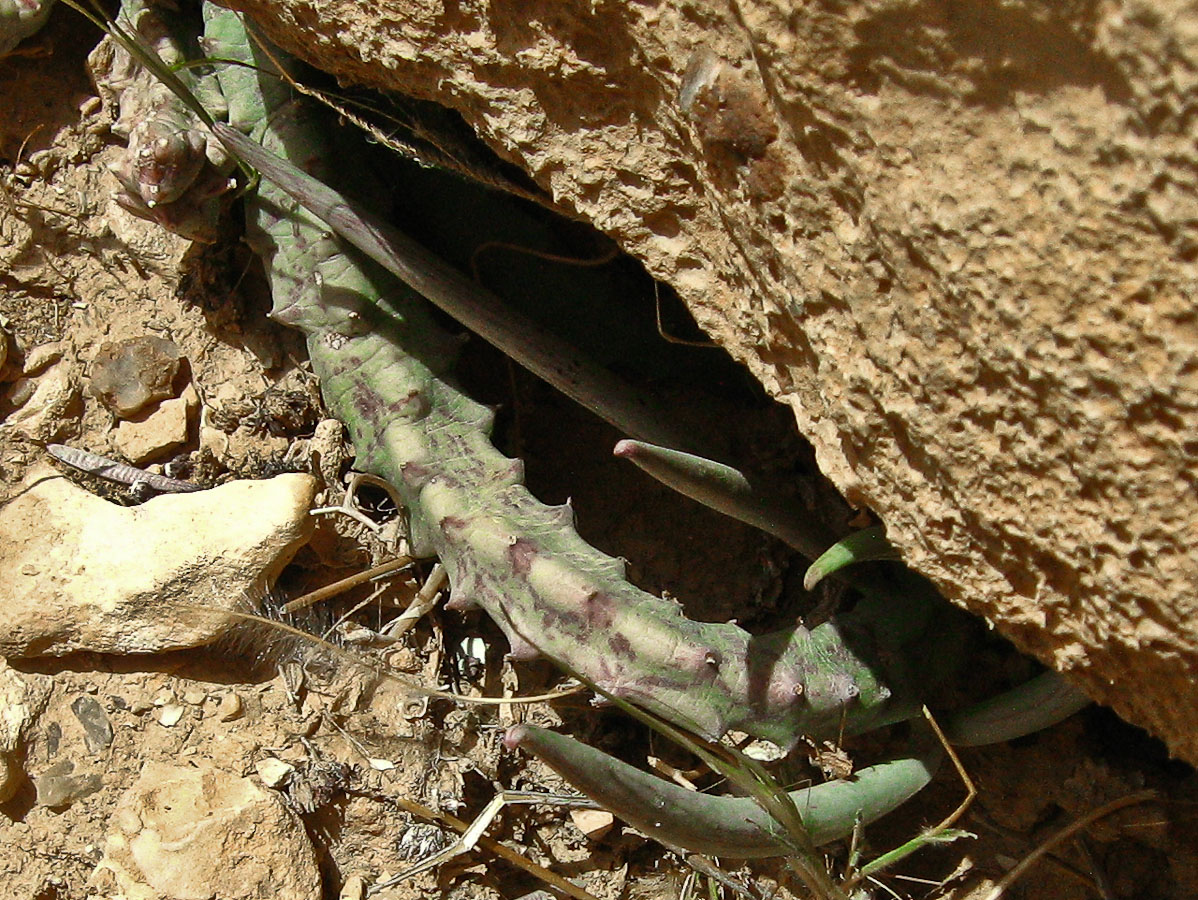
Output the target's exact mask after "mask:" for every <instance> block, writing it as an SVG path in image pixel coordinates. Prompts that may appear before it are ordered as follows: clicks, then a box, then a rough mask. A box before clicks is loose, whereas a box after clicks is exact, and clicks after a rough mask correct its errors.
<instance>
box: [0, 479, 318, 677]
mask: <svg viewBox="0 0 1198 900" xmlns="http://www.w3.org/2000/svg"><path fill="white" fill-rule="evenodd" d="M25 484H26V488H25V490H24V491H23V492H22V493H20V494H19V495H18V496H16V497H15V498H14V499H13V500H11V501H10V502H9V503H7V504H6V505H4V506H3V507H0V655H3V656H8V657H19V656H44V655H61V654H66V653H73V652H76V651H80V650H86V651H94V652H98V653H151V652H159V651H163V650H172V649H178V648H182V647H193V646H197V645H202V644H207V643H211V642H212V641H213V640H215V639H216V638H217V637H219V636H220V635H221V634H222V633H224V632H225V631H226V630H227V629H228V627H229V625H230V621H231V620H230V619H229V618H228V617H225V616H221V615H219V613H216V612H213V610H214V609H232V608H237V607H238V606H240V605H241V604H243V603H244V602H245V600H246V597H247V596H250V597H252V596H255V595H257V594H258V593H259V592H260V591H261V590H263V588H264V587H265V586H266V585H268V584H270V583H271V582H272V581H273V579H274V577H275V576H276V575H277V574H278V572H279V571H280V570H281V569H282V567H283V566H284V565H286V564H287V562H288V561H290V559H291V557H292V556H293V555H294V554H295V552H296V551H297V550H298V549H299V548H300V547H301V546H303V544H304V543H305V542H306V541H307V540H308V537H309V536H310V534H311V530H312V525H311V520H310V517H309V516H308V508H309V506H310V504H311V501H312V496H313V493H314V492H315V488H316V481H315V479H314V478H312V477H311V476H309V475H279V476H277V477H275V478H272V479H270V480H268V481H234V482H230V483H229V484H224V485H221V486H220V487H216V488H213V489H211V490H207V491H197V492H195V493H189V494H165V495H162V496H159V497H155V498H153V499H151V500H148V501H147V502H145V503H143V504H141V505H140V506H133V507H123V506H117V505H115V504H113V503H109V502H108V501H106V500H103V499H101V498H99V497H97V496H95V495H94V494H91V493H89V492H88V491H86V490H84V489H83V488H81V487H78V486H77V485H75V484H73V483H72V482H70V481H68V480H67V479H66V478H64V477H62V476H61V475H59V474H58V473H57V472H55V471H54V470H53V469H48V468H38V469H35V470H34V471H32V472H31V473H30V474H29V476H28V477H27V479H26V482H25ZM197 606H199V607H201V608H200V609H196V607H197Z"/></svg>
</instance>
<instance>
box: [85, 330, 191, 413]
mask: <svg viewBox="0 0 1198 900" xmlns="http://www.w3.org/2000/svg"><path fill="white" fill-rule="evenodd" d="M182 360H183V356H182V354H181V353H180V352H179V348H178V347H176V346H175V345H174V344H173V343H172V342H171V341H168V340H166V339H165V338H160V337H154V336H153V335H145V336H143V337H135V338H128V339H126V340H123V341H117V342H115V343H114V342H112V341H105V342H104V343H103V344H101V345H100V349H99V351H98V352H97V353H96V356H95V358H94V359H93V360H92V365H91V372H90V376H91V382H90V385H89V390H90V391H91V394H92V396H93V397H95V398H96V399H97V400H99V401H100V402H101V403H103V404H104V405H105V406H106V407H108V408H109V409H110V410H112V412H113V413H115V414H116V415H117V416H118V417H119V418H122V419H127V418H129V417H130V416H132V415H134V414H136V413H137V412H139V411H140V410H142V409H145V408H146V407H147V406H149V405H150V404H151V403H157V402H158V401H159V400H165V399H167V398H168V397H173V396H175V393H176V391H175V388H174V383H175V378H176V376H178V374H179V366H180V364H181V363H182Z"/></svg>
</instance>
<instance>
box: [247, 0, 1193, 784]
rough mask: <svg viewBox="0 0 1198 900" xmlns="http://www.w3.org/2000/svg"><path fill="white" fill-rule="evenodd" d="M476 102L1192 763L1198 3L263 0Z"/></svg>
mask: <svg viewBox="0 0 1198 900" xmlns="http://www.w3.org/2000/svg"><path fill="white" fill-rule="evenodd" d="M234 5H236V6H239V7H241V8H243V9H246V10H249V11H250V12H251V13H252V14H253V16H254V18H255V19H256V20H257V21H259V22H260V23H261V24H262V25H263V26H264V27H265V28H266V30H267V31H268V33H269V34H270V36H271V37H272V38H273V39H274V40H275V41H277V42H279V43H280V44H281V45H283V46H284V47H286V48H287V49H288V50H290V51H292V52H294V53H297V54H298V55H300V56H302V57H304V58H306V59H308V60H309V61H311V62H314V63H316V64H317V65H319V66H320V67H322V68H324V69H326V70H329V71H332V72H334V73H336V74H337V75H338V76H340V77H341V78H343V79H345V80H350V81H356V82H361V83H366V84H370V85H373V86H377V87H382V88H387V89H392V90H396V91H401V92H405V93H408V94H412V95H416V96H420V97H424V98H428V99H432V100H436V101H439V102H441V103H443V104H445V105H448V106H452V107H453V108H455V109H457V110H459V111H460V112H461V114H462V115H463V117H464V118H465V119H466V121H467V122H468V123H469V124H470V125H471V126H472V127H473V128H474V129H475V130H476V131H477V132H478V134H479V135H481V136H482V138H483V139H484V140H486V141H487V142H488V143H489V144H490V145H491V146H492V147H493V148H494V149H495V150H496V151H497V152H498V153H499V154H500V155H501V156H503V157H504V158H506V159H508V160H510V161H512V162H515V163H516V164H518V165H520V166H522V167H523V168H524V169H525V170H527V171H528V172H529V173H530V175H531V176H532V177H533V178H534V179H535V180H536V181H537V182H538V183H539V184H540V185H541V186H542V187H543V188H544V189H546V190H547V191H548V192H550V193H551V194H552V196H553V199H554V201H555V202H556V203H557V204H558V205H559V206H561V207H565V208H567V209H570V210H573V211H575V212H577V213H579V214H581V215H582V216H584V217H586V218H588V219H589V220H590V221H592V222H593V223H594V224H595V225H596V226H597V227H598V228H599V229H601V230H602V231H604V232H606V233H607V234H609V235H610V236H612V237H613V238H615V239H616V240H617V241H619V243H620V244H621V245H622V246H623V247H624V248H625V249H626V250H628V251H629V252H631V253H632V254H634V255H636V256H638V257H640V258H641V259H642V260H644V262H645V264H646V265H647V266H648V268H649V270H650V271H651V272H652V273H653V274H654V275H655V276H657V277H658V278H660V279H662V280H664V281H667V282H669V283H670V284H671V285H672V286H673V287H674V288H676V289H677V291H678V293H679V294H680V295H681V296H682V297H683V299H684V300H685V301H686V302H687V304H688V305H689V306H690V307H691V309H692V311H693V312H694V313H695V315H696V317H697V319H698V320H699V322H700V324H701V325H702V326H703V327H704V328H705V329H706V330H707V331H708V332H709V333H710V334H711V335H712V336H713V337H714V338H715V339H717V340H718V341H719V342H720V343H722V344H723V345H724V346H726V347H727V348H728V349H729V350H730V351H731V352H732V353H733V355H734V356H736V357H737V358H739V359H741V360H743V361H744V362H745V363H746V364H747V365H748V366H749V367H750V369H751V370H752V371H753V373H754V374H755V375H756V376H757V377H758V379H759V380H760V381H761V382H762V383H763V384H764V385H765V387H766V388H767V389H768V390H769V391H770V392H771V393H772V394H773V395H774V396H776V397H778V398H779V399H780V400H782V401H784V402H786V403H788V404H789V405H790V406H791V407H792V408H793V410H794V413H795V417H796V420H797V423H798V427H799V428H800V430H801V431H802V432H803V434H804V435H806V436H807V437H808V438H809V439H810V440H811V442H812V443H813V445H814V446H815V449H816V451H817V454H818V458H819V462H820V465H821V468H822V469H823V471H824V473H825V474H826V475H827V476H828V477H829V478H831V479H832V481H833V482H834V483H835V484H836V485H837V486H838V487H839V488H840V489H841V490H842V491H843V492H844V494H845V496H846V497H847V498H848V499H849V500H850V501H851V502H852V503H854V504H857V505H860V506H867V507H870V508H871V509H873V510H874V511H875V512H877V513H878V514H879V515H880V516H881V517H882V519H883V520H884V521H885V523H886V526H887V530H888V533H889V535H890V537H891V538H892V540H893V541H894V542H895V543H896V544H897V545H898V546H899V547H900V548H901V550H902V551H903V554H904V557H905V558H906V559H907V560H908V562H910V563H911V564H913V565H914V566H915V567H916V568H918V569H920V570H921V571H923V572H925V573H926V574H928V575H929V576H930V577H932V578H933V579H934V580H935V581H936V582H937V584H938V585H939V586H940V587H941V588H942V589H943V591H944V592H945V593H946V594H947V595H948V596H949V597H950V598H951V599H953V600H955V601H956V602H958V603H961V604H963V605H965V606H967V607H968V608H970V609H971V610H974V611H975V612H978V613H980V614H983V615H985V616H987V617H988V618H989V619H990V620H992V621H994V622H995V623H996V624H997V625H998V627H999V628H1000V629H1001V630H1002V631H1003V632H1004V633H1005V634H1007V635H1008V636H1010V637H1011V638H1013V639H1014V640H1015V642H1016V643H1017V644H1018V645H1019V646H1020V647H1022V648H1023V649H1025V650H1027V651H1030V652H1032V653H1034V654H1036V655H1037V656H1039V657H1040V658H1041V659H1042V660H1044V661H1045V662H1047V663H1049V664H1050V665H1053V666H1055V667H1056V668H1058V669H1061V670H1064V671H1066V672H1068V673H1070V675H1071V677H1072V678H1073V679H1074V680H1075V681H1076V682H1077V683H1078V684H1080V685H1082V686H1083V687H1084V688H1085V689H1086V690H1087V691H1088V692H1089V693H1090V694H1091V695H1092V696H1094V697H1095V698H1096V699H1098V700H1101V701H1103V702H1106V703H1109V704H1111V705H1112V706H1114V708H1115V709H1116V710H1117V711H1118V712H1120V713H1121V714H1122V715H1124V716H1125V717H1126V718H1128V719H1130V720H1131V721H1133V722H1136V723H1138V724H1141V725H1144V726H1146V727H1148V728H1149V729H1151V730H1152V731H1154V732H1156V733H1157V734H1158V735H1160V736H1161V737H1163V738H1165V739H1166V740H1167V741H1168V743H1169V746H1170V748H1171V749H1172V751H1173V752H1174V753H1175V754H1177V755H1179V756H1182V757H1185V758H1187V759H1188V760H1190V761H1191V762H1198V716H1196V715H1195V713H1194V710H1196V709H1198V628H1196V627H1195V622H1196V621H1198V565H1196V564H1195V553H1194V549H1193V548H1194V546H1195V545H1196V543H1198V504H1195V503H1194V502H1193V498H1194V495H1195V486H1196V485H1195V481H1196V480H1198V478H1196V470H1195V465H1194V462H1195V459H1196V458H1198V440H1196V439H1195V435H1196V434H1198V309H1196V307H1195V304H1194V300H1193V298H1194V296H1195V291H1196V288H1198V270H1196V267H1195V260H1196V258H1198V176H1196V174H1195V173H1198V149H1196V148H1195V144H1194V139H1193V137H1194V129H1193V118H1194V111H1195V108H1196V106H1198V81H1196V80H1195V78H1194V74H1193V73H1194V72H1195V71H1198V8H1195V6H1194V5H1193V4H1192V3H1189V2H1185V0H1151V2H1150V0H1111V2H1107V3H1102V4H1043V3H1033V2H1030V0H1012V2H1006V3H1001V4H997V3H966V4H955V3H943V2H932V0H902V2H896V0H849V2H839V0H838V2H830V0H817V2H813V3H805V4H794V3H790V2H783V0H733V2H724V0H644V2H637V3H616V2H591V0H568V2H559V0H536V2H531V3H528V2H521V3H513V2H510V0H462V2H460V3H455V4H448V5H447V4H441V3H431V2H427V0H382V2H374V0H371V2H367V0H236V2H235V4H234Z"/></svg>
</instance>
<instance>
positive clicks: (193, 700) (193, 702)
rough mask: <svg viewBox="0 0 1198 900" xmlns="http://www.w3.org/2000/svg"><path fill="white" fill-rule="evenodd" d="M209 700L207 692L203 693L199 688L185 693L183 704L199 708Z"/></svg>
mask: <svg viewBox="0 0 1198 900" xmlns="http://www.w3.org/2000/svg"><path fill="white" fill-rule="evenodd" d="M207 698H208V694H207V692H206V691H201V690H199V689H198V688H192V689H191V690H189V691H184V692H183V702H184V703H186V704H188V705H190V706H199V705H200V704H201V703H203V702H204V701H205V700H206V699H207Z"/></svg>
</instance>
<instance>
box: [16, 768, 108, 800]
mask: <svg viewBox="0 0 1198 900" xmlns="http://www.w3.org/2000/svg"><path fill="white" fill-rule="evenodd" d="M74 771H75V764H74V763H71V762H67V761H66V760H64V761H63V762H60V763H58V764H57V765H56V766H54V767H52V768H51V769H50V770H49V771H48V772H46V773H45V774H44V775H41V776H40V777H38V778H35V779H34V780H33V785H34V788H35V789H36V791H37V805H38V806H48V807H50V808H52V809H57V808H59V807H63V806H70V805H71V804H72V803H74V802H75V801H77V800H82V799H83V798H84V797H87V796H89V795H91V794H94V793H95V792H96V791H98V790H100V788H102V787H103V786H104V779H103V778H101V777H100V776H99V775H95V774H92V775H75V774H72V773H73V772H74Z"/></svg>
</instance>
